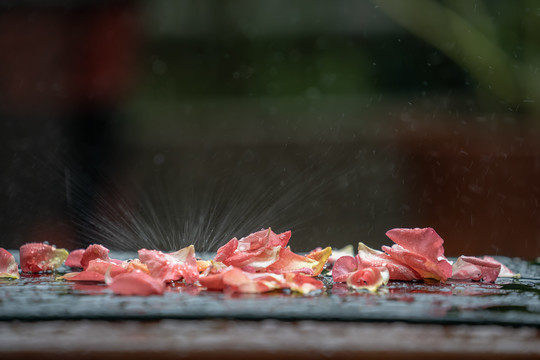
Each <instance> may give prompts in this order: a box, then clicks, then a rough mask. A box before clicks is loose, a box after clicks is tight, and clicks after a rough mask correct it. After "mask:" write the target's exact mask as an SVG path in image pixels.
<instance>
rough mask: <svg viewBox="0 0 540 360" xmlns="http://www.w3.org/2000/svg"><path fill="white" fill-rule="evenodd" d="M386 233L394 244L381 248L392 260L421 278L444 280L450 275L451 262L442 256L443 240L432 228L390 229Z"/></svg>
mask: <svg viewBox="0 0 540 360" xmlns="http://www.w3.org/2000/svg"><path fill="white" fill-rule="evenodd" d="M386 235H387V236H388V237H389V238H390V239H391V240H392V241H394V242H395V243H396V245H394V246H392V247H388V246H383V250H384V251H385V252H386V253H387V254H388V255H390V257H392V258H393V259H394V260H397V261H399V262H401V263H403V264H405V265H407V266H409V267H411V268H412V269H413V270H415V271H416V272H417V273H418V274H420V275H421V276H422V277H423V278H431V279H435V280H440V281H446V280H447V279H448V278H449V277H451V276H452V264H451V263H450V262H449V261H448V259H446V258H445V257H444V248H443V242H444V241H443V239H442V238H441V237H440V236H439V235H438V234H437V233H436V232H435V230H433V229H432V228H424V229H418V228H416V229H392V230H389V231H387V232H386Z"/></svg>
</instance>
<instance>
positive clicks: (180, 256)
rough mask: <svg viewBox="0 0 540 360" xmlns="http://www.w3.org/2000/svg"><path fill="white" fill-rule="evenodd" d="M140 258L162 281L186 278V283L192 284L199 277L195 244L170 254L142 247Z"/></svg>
mask: <svg viewBox="0 0 540 360" xmlns="http://www.w3.org/2000/svg"><path fill="white" fill-rule="evenodd" d="M139 259H140V260H141V261H142V262H143V263H144V264H146V265H147V266H148V270H150V275H152V276H153V277H154V278H156V279H159V280H161V281H174V280H181V279H184V280H185V281H186V283H188V284H192V283H194V282H195V281H197V280H198V278H199V271H198V270H197V259H196V258H195V248H194V247H193V245H190V246H188V247H186V248H184V249H181V250H179V251H177V252H174V253H170V254H165V253H163V252H161V251H158V250H147V249H141V250H139Z"/></svg>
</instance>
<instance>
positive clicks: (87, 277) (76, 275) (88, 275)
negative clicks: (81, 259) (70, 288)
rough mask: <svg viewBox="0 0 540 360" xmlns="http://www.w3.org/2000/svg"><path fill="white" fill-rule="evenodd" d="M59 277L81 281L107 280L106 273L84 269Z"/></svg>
mask: <svg viewBox="0 0 540 360" xmlns="http://www.w3.org/2000/svg"><path fill="white" fill-rule="evenodd" d="M58 279H62V280H67V281H81V282H87V281H91V282H105V275H104V274H102V273H98V272H95V271H87V270H84V271H80V272H72V273H67V274H65V275H64V276H60V277H58Z"/></svg>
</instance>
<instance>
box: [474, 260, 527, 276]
mask: <svg viewBox="0 0 540 360" xmlns="http://www.w3.org/2000/svg"><path fill="white" fill-rule="evenodd" d="M482 260H485V261H489V262H491V263H493V264H499V265H501V271H500V272H499V276H498V277H513V278H519V277H520V275H519V274H516V273H514V272H513V271H512V270H510V269H509V268H508V267H507V266H506V265H504V264H503V263H501V262H499V261H497V260H495V259H494V258H492V257H491V256H484V257H483V258H482Z"/></svg>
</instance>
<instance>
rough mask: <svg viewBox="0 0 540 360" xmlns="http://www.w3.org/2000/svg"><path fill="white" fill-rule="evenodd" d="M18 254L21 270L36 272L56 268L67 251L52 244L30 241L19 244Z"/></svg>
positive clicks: (62, 261)
mask: <svg viewBox="0 0 540 360" xmlns="http://www.w3.org/2000/svg"><path fill="white" fill-rule="evenodd" d="M19 256H20V260H21V270H22V271H23V272H30V273H38V272H42V271H52V270H56V269H58V268H59V267H60V266H62V264H63V263H64V261H65V260H66V258H67V257H68V252H67V250H66V249H57V248H56V247H55V246H53V245H48V244H44V243H30V244H26V245H23V246H21V248H20V251H19Z"/></svg>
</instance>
